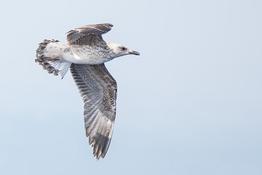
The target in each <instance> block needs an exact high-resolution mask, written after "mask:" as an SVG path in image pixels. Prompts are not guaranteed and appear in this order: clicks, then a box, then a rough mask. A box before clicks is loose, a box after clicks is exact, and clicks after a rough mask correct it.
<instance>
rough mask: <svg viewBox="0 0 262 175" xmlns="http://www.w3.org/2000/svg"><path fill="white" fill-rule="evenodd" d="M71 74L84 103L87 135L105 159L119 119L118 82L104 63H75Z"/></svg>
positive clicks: (97, 153)
mask: <svg viewBox="0 0 262 175" xmlns="http://www.w3.org/2000/svg"><path fill="white" fill-rule="evenodd" d="M71 73H72V76H73V78H74V80H75V82H76V84H77V86H78V88H79V91H80V94H81V96H82V98H83V101H84V117H85V128H86V136H87V137H89V143H90V144H91V145H92V146H93V153H94V155H95V157H96V158H97V159H99V158H100V157H105V155H106V153H107V150H108V148H109V145H110V141H111V137H112V132H113V124H114V121H115V117H116V92H117V84H116V81H115V80H114V78H113V77H112V76H111V75H110V73H109V72H108V71H107V69H106V67H105V65H104V64H100V65H80V64H72V65H71Z"/></svg>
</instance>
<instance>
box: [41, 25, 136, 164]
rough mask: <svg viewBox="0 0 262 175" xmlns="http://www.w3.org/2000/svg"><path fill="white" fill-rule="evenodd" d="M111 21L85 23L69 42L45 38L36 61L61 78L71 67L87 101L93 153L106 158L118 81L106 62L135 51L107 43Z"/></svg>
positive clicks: (86, 108)
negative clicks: (92, 23)
mask: <svg viewBox="0 0 262 175" xmlns="http://www.w3.org/2000/svg"><path fill="white" fill-rule="evenodd" d="M112 26H113V25H111V24H96V25H86V26H83V27H79V28H76V29H74V30H70V31H69V32H68V33H67V44H63V43H62V42H59V41H57V40H44V41H43V42H42V43H40V44H39V47H38V49H37V51H36V52H37V55H36V56H37V59H36V62H37V63H39V64H40V65H42V66H43V68H44V69H46V70H47V71H48V72H49V73H53V74H54V75H58V74H60V75H61V76H62V77H63V76H64V75H65V73H66V72H67V70H68V68H69V67H70V66H71V67H70V70H71V73H72V76H73V78H74V80H75V82H76V85H77V87H78V88H79V91H80V94H81V96H82V98H83V101H84V118H85V129H86V136H87V137H89V144H90V145H92V147H93V154H94V156H95V157H96V158H97V159H99V158H100V157H102V158H104V157H105V155H106V153H107V151H108V148H109V145H110V142H111V138H112V133H113V124H114V121H115V117H116V95H117V84H116V81H115V80H114V78H113V77H112V76H111V75H110V73H109V72H108V71H107V69H106V67H105V65H104V63H105V62H107V61H110V60H112V59H113V58H115V57H119V56H123V55H128V54H134V55H138V54H139V53H138V52H136V51H132V50H128V49H127V48H126V47H123V46H121V45H118V44H115V43H109V44H108V43H106V42H105V41H104V40H103V38H102V36H101V35H102V34H104V33H106V32H108V31H110V30H111V27H112Z"/></svg>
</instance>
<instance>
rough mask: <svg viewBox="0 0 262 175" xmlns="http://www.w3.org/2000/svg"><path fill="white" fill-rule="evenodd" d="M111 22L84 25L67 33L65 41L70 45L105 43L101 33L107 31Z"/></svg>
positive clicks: (110, 26)
mask: <svg viewBox="0 0 262 175" xmlns="http://www.w3.org/2000/svg"><path fill="white" fill-rule="evenodd" d="M112 27H113V25H112V24H108V23H105V24H91V25H85V26H82V27H79V28H76V29H74V30H70V31H69V32H68V33H67V41H68V43H69V44H70V45H90V46H94V45H99V46H101V45H105V44H106V43H105V41H104V40H103V38H102V34H104V33H106V32H108V31H110V30H111V28H112Z"/></svg>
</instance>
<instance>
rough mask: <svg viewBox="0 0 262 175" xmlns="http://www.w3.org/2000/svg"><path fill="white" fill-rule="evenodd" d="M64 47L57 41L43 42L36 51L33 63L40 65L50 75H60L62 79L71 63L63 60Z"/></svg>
mask: <svg viewBox="0 0 262 175" xmlns="http://www.w3.org/2000/svg"><path fill="white" fill-rule="evenodd" d="M64 49H66V46H65V45H64V44H62V43H61V42H59V41H58V40H54V39H52V40H47V39H46V40H44V41H43V42H41V43H40V44H39V47H38V49H37V50H36V59H35V62H36V63H38V64H40V65H41V66H42V67H43V68H44V69H45V70H47V71H48V73H50V74H54V75H56V76H57V75H59V74H60V75H61V77H62V78H63V77H64V76H65V74H66V72H67V71H68V68H69V67H70V65H71V63H69V62H67V61H64V60H63V57H62V56H63V51H64Z"/></svg>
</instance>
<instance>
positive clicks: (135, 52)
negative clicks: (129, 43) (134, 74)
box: [129, 50, 140, 55]
mask: <svg viewBox="0 0 262 175" xmlns="http://www.w3.org/2000/svg"><path fill="white" fill-rule="evenodd" d="M129 54H132V55H140V53H139V52H137V51H134V50H131V51H129Z"/></svg>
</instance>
